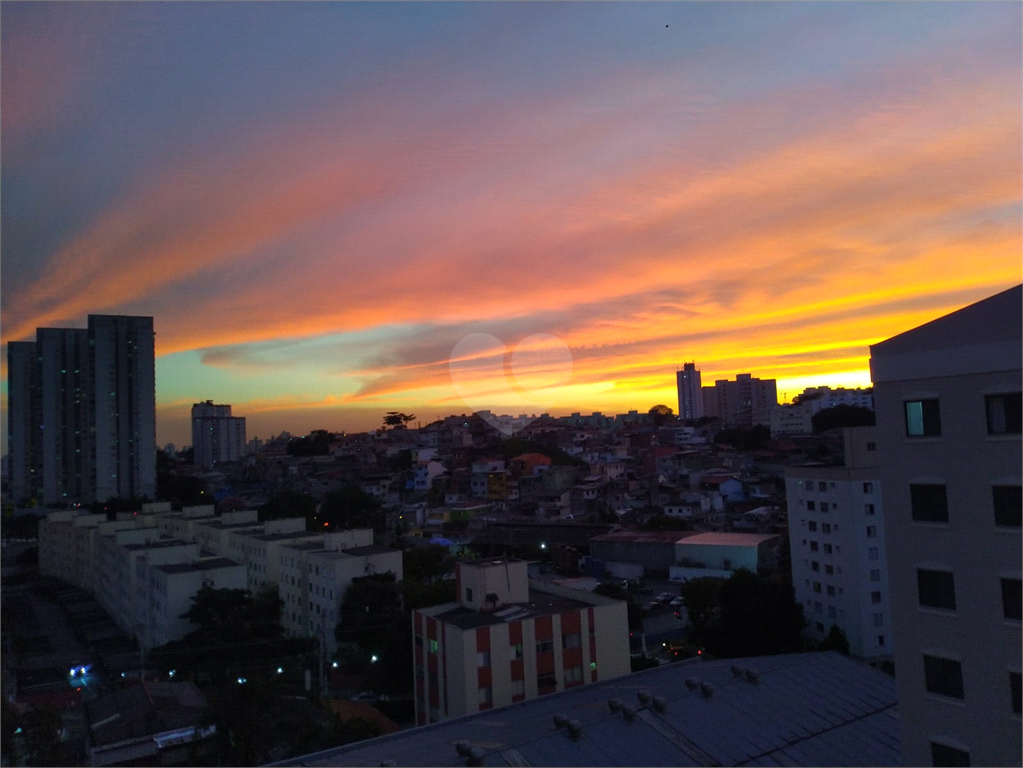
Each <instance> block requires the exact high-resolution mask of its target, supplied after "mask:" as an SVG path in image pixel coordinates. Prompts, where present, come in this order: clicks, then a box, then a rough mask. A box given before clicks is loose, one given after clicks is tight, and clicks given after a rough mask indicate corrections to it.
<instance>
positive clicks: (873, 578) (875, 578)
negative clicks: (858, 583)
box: [870, 571, 881, 581]
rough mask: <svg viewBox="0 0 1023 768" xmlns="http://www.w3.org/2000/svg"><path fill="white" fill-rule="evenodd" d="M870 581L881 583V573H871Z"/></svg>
mask: <svg viewBox="0 0 1023 768" xmlns="http://www.w3.org/2000/svg"><path fill="white" fill-rule="evenodd" d="M870 580H871V581H881V571H871V572H870Z"/></svg>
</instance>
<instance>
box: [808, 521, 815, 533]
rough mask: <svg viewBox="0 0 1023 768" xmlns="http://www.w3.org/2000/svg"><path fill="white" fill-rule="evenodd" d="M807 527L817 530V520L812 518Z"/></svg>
mask: <svg viewBox="0 0 1023 768" xmlns="http://www.w3.org/2000/svg"><path fill="white" fill-rule="evenodd" d="M806 527H807V528H809V529H810V530H811V531H816V530H817V523H816V522H815V521H813V520H811V521H810V522H808V523H807V524H806Z"/></svg>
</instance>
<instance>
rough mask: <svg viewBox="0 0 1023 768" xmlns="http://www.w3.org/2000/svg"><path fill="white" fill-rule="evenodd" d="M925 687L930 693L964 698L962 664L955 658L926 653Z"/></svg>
mask: <svg viewBox="0 0 1023 768" xmlns="http://www.w3.org/2000/svg"><path fill="white" fill-rule="evenodd" d="M924 687H925V688H926V689H927V692H928V693H937V694H939V695H941V696H949V697H951V698H953V699H962V698H964V695H963V669H962V665H961V664H960V663H959V662H958V661H955V660H953V659H946V658H942V657H941V656H928V655H926V654H924Z"/></svg>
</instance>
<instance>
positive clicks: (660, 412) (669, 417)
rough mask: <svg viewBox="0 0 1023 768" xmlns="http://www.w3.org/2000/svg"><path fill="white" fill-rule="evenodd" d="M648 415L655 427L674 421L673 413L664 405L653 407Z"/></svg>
mask: <svg viewBox="0 0 1023 768" xmlns="http://www.w3.org/2000/svg"><path fill="white" fill-rule="evenodd" d="M648 413H649V414H650V416H651V417H652V419H653V423H654V426H655V427H659V426H661V425H663V424H668V423H670V422H672V421H674V420H675V412H674V411H673V410H671V408H669V407H668V406H666V405H655V406H654V407H653V408H651V409H650V410H649V411H648Z"/></svg>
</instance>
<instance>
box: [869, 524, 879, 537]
mask: <svg viewBox="0 0 1023 768" xmlns="http://www.w3.org/2000/svg"><path fill="white" fill-rule="evenodd" d="M867 538H868V539H876V538H877V526H876V525H868V526H867Z"/></svg>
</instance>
